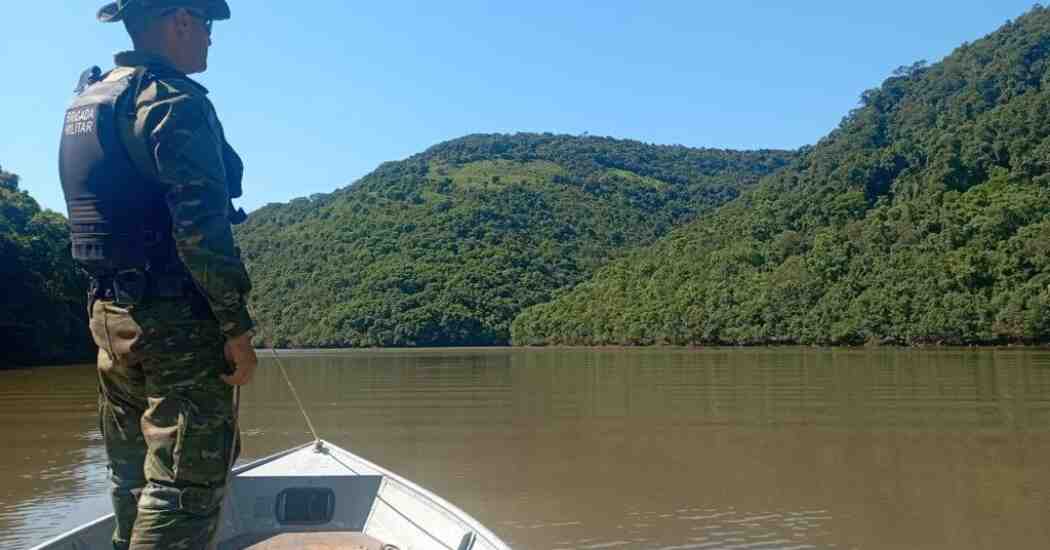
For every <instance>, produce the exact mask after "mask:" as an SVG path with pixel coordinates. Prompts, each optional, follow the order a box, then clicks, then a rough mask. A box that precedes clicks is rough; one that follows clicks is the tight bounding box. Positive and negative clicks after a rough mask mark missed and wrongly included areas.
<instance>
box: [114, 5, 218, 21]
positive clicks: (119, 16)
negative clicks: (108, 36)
mask: <svg viewBox="0 0 1050 550" xmlns="http://www.w3.org/2000/svg"><path fill="white" fill-rule="evenodd" d="M140 8H142V9H151V8H195V9H198V10H201V11H203V12H204V13H205V14H206V15H207V16H208V19H212V20H215V21H221V20H223V19H229V18H230V5H229V4H227V3H226V0H117V1H116V2H110V3H109V4H106V5H105V6H102V9H100V10H98V20H99V21H101V22H103V23H115V22H117V21H122V20H123V19H124V14H126V13H127V12H128V10H129V9H140Z"/></svg>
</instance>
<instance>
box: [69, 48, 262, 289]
mask: <svg viewBox="0 0 1050 550" xmlns="http://www.w3.org/2000/svg"><path fill="white" fill-rule="evenodd" d="M126 72H127V74H126V75H124V76H123V77H122V78H102V77H101V76H100V74H99V73H100V71H99V70H98V69H97V68H95V69H92V70H90V71H88V72H86V73H85V76H84V77H82V78H81V85H80V88H78V90H77V91H78V95H77V97H76V99H75V100H74V101H73V104H72V106H70V108H69V110H67V111H66V120H65V128H64V129H63V132H62V144H61V148H60V151H59V175H60V177H61V179H62V190H63V192H64V193H65V197H66V206H67V207H68V209H69V224H70V229H71V233H72V241H73V259H74V260H76V261H77V262H78V263H79V264H80V265H81V266H83V267H84V268H85V269H86V270H87V271H88V272H89V273H90V274H91V275H93V276H94V277H96V278H101V277H110V276H113V275H115V274H117V273H120V272H124V271H132V270H134V271H142V272H151V273H155V274H177V273H185V267H183V265H182V262H181V261H180V260H179V258H178V253H177V250H176V248H175V241H174V237H173V235H172V221H171V215H170V213H169V211H168V207H167V204H166V202H165V200H164V195H163V193H162V191H161V186H160V185H159V183H158V182H156V181H154V180H153V178H151V177H147V176H144V175H143V174H141V173H140V171H139V170H138V169H137V168H136V167H135V164H134V162H133V161H132V160H131V156H130V155H129V154H128V151H127V149H126V147H125V146H124V142H123V140H122V139H121V129H120V124H121V123H123V124H127V122H126V121H124V120H121V117H129V118H134V116H135V113H134V111H133V110H132V108H133V106H134V100H133V96H137V95H138V92H139V90H140V89H142V88H143V86H144V84H145V83H146V82H147V81H148V79H149V78H150V74H149V71H148V70H147V69H145V68H138V69H135V70H134V71H131V70H128V71H126ZM126 94H133V95H131V96H127V97H125V96H126ZM125 105H127V107H124V106H125ZM224 149H225V151H224V152H225V156H226V159H225V162H226V165H227V172H228V177H229V180H230V181H228V182H227V189H228V191H229V192H230V197H231V198H236V197H239V196H240V194H241V189H240V188H241V181H240V178H241V176H242V174H243V164H242V163H241V160H240V158H239V157H237V154H236V153H235V152H234V151H233V149H232V148H231V147H229V145H228V144H226V145H225V147H224ZM230 216H231V221H235V222H239V221H243V218H244V213H243V211H237V212H234V211H233V209H232V203H231V204H230Z"/></svg>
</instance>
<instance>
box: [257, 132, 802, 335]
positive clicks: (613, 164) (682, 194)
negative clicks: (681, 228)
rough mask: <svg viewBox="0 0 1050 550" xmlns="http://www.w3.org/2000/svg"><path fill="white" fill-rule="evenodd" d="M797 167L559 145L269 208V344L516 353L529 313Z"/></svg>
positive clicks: (261, 275)
mask: <svg viewBox="0 0 1050 550" xmlns="http://www.w3.org/2000/svg"><path fill="white" fill-rule="evenodd" d="M793 156H794V153H789V152H784V151H756V152H736V151H725V150H699V149H689V148H686V147H666V146H654V145H646V144H643V143H639V142H634V141H624V140H614V139H607V138H597V137H573V136H557V135H550V134H545V135H540V134H518V135H475V136H468V137H466V138H462V139H458V140H455V141H451V142H448V143H444V144H441V145H438V146H436V147H433V148H431V149H430V150H428V151H426V152H424V153H421V154H419V155H416V156H413V157H411V158H409V159H407V160H404V161H401V162H392V163H387V164H384V165H383V166H381V167H380V168H379V169H378V170H376V171H375V172H373V173H372V174H370V175H368V176H366V177H365V178H363V179H362V180H361V181H359V182H357V183H356V184H354V185H352V186H350V187H348V188H346V189H343V190H340V191H337V192H335V193H332V194H329V195H319V196H315V197H311V198H309V199H299V200H296V201H292V202H291V203H289V204H281V205H270V206H267V207H265V208H263V209H261V210H259V211H257V212H255V213H253V214H252V215H251V217H250V219H249V221H248V223H246V224H245V225H244V226H242V227H240V228H238V231H237V238H238V241H239V242H240V244H241V246H242V247H243V251H244V258H245V260H246V262H247V264H248V268H249V271H250V272H251V275H252V279H253V281H254V285H255V292H254V293H253V297H254V298H253V301H254V304H255V306H256V310H257V312H258V315H259V316H260V319H261V320H262V323H261V329H262V332H261V335H260V338H261V340H262V341H265V342H271V341H272V342H274V343H275V344H277V345H280V346H292V347H358V346H464V345H498V344H507V343H509V341H510V323H511V321H512V320H513V319H514V317H515V316H517V315H518V313H520V312H521V311H522V310H523V309H524V308H526V307H528V306H531V305H535V304H539V303H543V302H547V301H549V300H551V299H552V298H554V297H556V296H558V295H559V294H560V293H562V292H564V291H566V290H568V289H570V288H572V287H573V286H575V285H576V284H578V283H580V282H582V281H584V280H586V279H587V278H588V277H590V276H591V275H592V274H593V273H594V272H595V271H596V270H597V269H598V268H600V267H601V266H603V265H604V264H605V263H606V262H608V261H609V259H611V258H614V257H616V256H618V255H621V254H622V253H624V252H626V251H627V250H630V249H632V248H634V247H637V246H640V245H645V244H649V243H651V242H653V241H655V240H656V239H657V238H659V237H661V236H662V235H664V234H666V233H667V232H668V231H670V230H671V228H673V227H675V226H677V225H680V224H682V223H685V222H688V221H690V220H692V219H694V218H695V217H696V216H698V215H700V214H701V213H703V212H706V211H708V210H710V209H712V208H714V207H716V206H719V205H721V204H724V203H725V202H727V201H729V200H732V199H734V198H736V197H737V196H738V195H739V193H740V192H741V191H742V190H744V189H747V188H748V187H750V186H753V185H754V184H755V183H756V182H757V181H758V180H759V179H760V178H761V177H763V176H765V175H768V174H770V173H773V172H775V171H776V170H778V169H780V168H781V167H783V166H785V165H786V164H787V163H788V162H789V161H790V160H791V159H792V158H793Z"/></svg>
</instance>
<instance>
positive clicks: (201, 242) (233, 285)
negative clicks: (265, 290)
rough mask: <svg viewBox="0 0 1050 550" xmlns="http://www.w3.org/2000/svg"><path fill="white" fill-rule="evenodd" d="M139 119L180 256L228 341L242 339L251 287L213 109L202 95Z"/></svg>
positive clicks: (173, 101) (248, 325)
mask: <svg viewBox="0 0 1050 550" xmlns="http://www.w3.org/2000/svg"><path fill="white" fill-rule="evenodd" d="M139 114H140V118H139V124H137V125H136V126H138V127H137V128H136V133H137V134H139V135H141V137H143V138H146V142H147V144H148V145H149V147H150V153H151V156H152V157H153V160H154V162H155V166H156V170H157V172H156V173H157V178H158V180H159V181H160V183H161V185H162V186H163V191H164V193H165V198H166V200H167V203H168V208H169V210H170V211H171V217H172V222H173V233H174V237H175V243H176V247H177V248H178V253H179V257H180V258H181V259H182V262H183V263H184V264H185V266H186V268H187V269H188V270H189V273H190V275H191V276H192V278H193V280H194V282H195V283H196V284H197V287H198V288H199V289H200V290H201V292H202V293H203V294H204V296H205V298H206V299H207V300H208V303H209V305H210V306H211V310H212V312H213V313H214V314H215V317H216V318H217V319H218V320H219V324H220V327H221V329H222V332H223V334H225V335H226V338H227V340H237V339H243V338H242V337H243V336H244V335H245V334H246V333H247V332H248V331H250V330H251V329H252V328H253V327H254V323H253V321H252V318H251V316H250V315H249V314H248V309H247V302H246V300H247V295H248V293H249V292H250V291H251V282H250V280H249V279H248V273H247V271H246V270H245V268H244V263H243V262H242V261H241V259H240V256H239V254H238V253H237V249H236V247H235V245H234V241H233V231H232V229H231V227H230V222H229V220H228V218H227V208H228V205H229V200H230V199H229V196H228V194H227V190H226V173H225V168H224V166H223V154H222V153H223V149H222V148H223V142H222V140H221V137H220V136H219V135H217V133H216V131H215V126H214V125H213V124H212V123H211V122H210V120H211V119H210V117H212V116H214V115H213V113H212V112H211V105H210V104H209V103H208V101H207V99H206V98H204V97H201V96H193V95H178V96H174V97H171V98H167V99H165V100H162V101H159V102H157V103H155V104H153V105H151V106H149V107H148V108H147V110H146V112H145V113H143V112H141V111H140V113H139ZM142 115H145V116H142ZM140 132H141V133H140ZM143 134H146V135H143Z"/></svg>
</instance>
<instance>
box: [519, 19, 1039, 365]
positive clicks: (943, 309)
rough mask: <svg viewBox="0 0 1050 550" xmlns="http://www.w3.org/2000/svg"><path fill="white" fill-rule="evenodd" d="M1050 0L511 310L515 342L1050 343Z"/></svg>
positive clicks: (912, 70)
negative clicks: (648, 237) (753, 180)
mask: <svg viewBox="0 0 1050 550" xmlns="http://www.w3.org/2000/svg"><path fill="white" fill-rule="evenodd" d="M1048 86H1050V11H1048V10H1047V9H1044V8H1042V7H1039V6H1037V7H1036V8H1033V10H1032V11H1031V12H1029V13H1028V14H1026V15H1024V16H1023V17H1021V18H1019V19H1018V20H1016V21H1014V22H1011V23H1008V24H1007V25H1006V26H1004V27H1003V28H1002V29H1000V30H999V31H997V32H995V33H994V34H992V35H990V36H988V37H986V38H984V39H982V40H979V41H977V42H974V43H972V44H966V45H963V46H962V47H961V48H959V49H958V50H957V51H955V52H954V53H953V54H952V55H951V56H949V57H948V58H946V59H945V60H944V61H943V62H941V63H938V64H936V65H933V66H929V67H927V66H925V65H924V64H922V63H920V64H916V65H914V66H911V67H906V68H902V69H900V70H898V71H897V73H896V74H895V75H894V76H893V77H891V78H889V79H888V80H887V81H886V82H885V83H884V84H883V85H882V86H881V87H880V88H878V89H874V90H870V91H868V92H865V93H864V94H863V99H862V104H861V106H860V107H859V108H857V109H856V110H855V111H854V112H852V113H850V114H849V115H848V116H847V117H846V119H845V120H844V121H843V123H842V124H841V126H840V127H839V128H838V129H837V130H835V131H834V132H832V133H831V134H830V135H829V136H827V137H826V138H825V139H823V140H822V141H821V142H820V143H819V144H817V145H816V146H815V147H813V148H812V149H809V150H807V151H805V152H804V155H803V157H802V158H801V159H800V160H799V161H798V162H796V163H795V164H794V165H793V166H792V167H791V168H789V169H787V170H785V171H781V172H779V173H778V174H776V175H774V176H772V177H770V178H768V179H766V180H765V181H763V182H762V183H761V184H760V185H759V187H757V188H756V189H755V190H753V191H752V192H749V193H747V194H746V195H744V196H742V197H741V198H740V199H739V200H737V201H734V202H733V203H731V204H729V205H727V206H725V207H724V208H722V209H721V210H720V211H719V212H717V213H714V214H712V215H711V216H705V217H704V218H702V219H700V220H698V221H697V222H696V223H693V224H691V225H689V226H687V227H684V228H681V229H680V230H677V231H675V232H674V233H673V234H672V235H670V236H668V237H667V238H666V239H663V240H661V241H660V242H659V243H658V244H657V245H655V246H653V247H652V248H649V249H647V250H645V251H642V252H639V253H637V254H635V255H633V256H632V257H630V258H626V259H623V260H622V261H617V262H614V263H613V264H611V265H610V266H608V267H606V268H604V269H603V270H602V271H601V272H600V273H599V274H598V275H597V276H596V277H595V278H594V279H593V280H591V281H588V282H586V283H584V284H582V285H580V286H579V287H578V288H576V289H575V290H574V291H572V292H571V293H569V294H567V295H565V296H562V297H561V298H560V299H558V300H556V301H554V302H553V303H550V304H545V305H539V306H537V307H535V308H532V309H530V310H528V311H527V312H525V313H524V314H523V315H521V316H520V317H519V318H518V319H517V320H516V321H515V323H514V340H515V342H516V343H519V344H543V343H546V344H653V343H672V344H764V343H801V344H862V343H897V344H927V343H944V344H978V343H1006V342H1026V343H1036V342H1047V341H1048V340H1050V290H1048V284H1050V218H1048V214H1050V90H1048Z"/></svg>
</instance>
